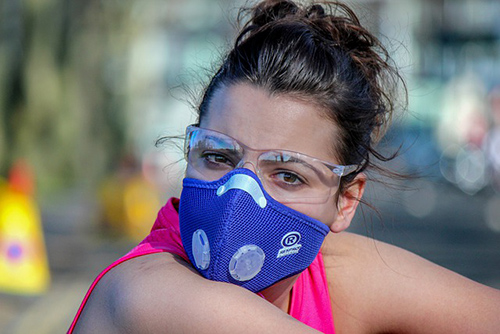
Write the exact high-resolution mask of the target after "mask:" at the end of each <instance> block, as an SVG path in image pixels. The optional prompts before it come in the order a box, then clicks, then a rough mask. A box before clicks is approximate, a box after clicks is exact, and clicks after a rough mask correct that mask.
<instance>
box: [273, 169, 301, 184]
mask: <svg viewBox="0 0 500 334" xmlns="http://www.w3.org/2000/svg"><path fill="white" fill-rule="evenodd" d="M275 177H276V178H277V179H278V180H279V181H281V182H283V183H285V184H287V185H292V186H298V185H302V184H304V183H305V182H304V181H303V180H302V178H301V177H300V176H298V175H297V174H295V173H292V172H279V173H277V174H276V176H275Z"/></svg>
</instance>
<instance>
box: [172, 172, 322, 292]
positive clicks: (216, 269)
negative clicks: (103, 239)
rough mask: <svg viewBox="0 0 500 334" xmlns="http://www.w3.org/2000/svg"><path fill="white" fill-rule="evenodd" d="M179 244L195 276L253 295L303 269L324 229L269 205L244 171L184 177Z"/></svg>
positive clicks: (256, 181) (256, 180) (275, 204)
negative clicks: (209, 178)
mask: <svg viewBox="0 0 500 334" xmlns="http://www.w3.org/2000/svg"><path fill="white" fill-rule="evenodd" d="M179 221H180V231H181V239H182V243H183V245H184V249H185V250H186V253H187V255H188V256H189V259H190V261H191V263H192V264H193V266H194V267H195V268H196V269H197V270H198V272H199V273H200V274H201V275H202V276H204V277H205V278H208V279H210V280H214V281H220V282H229V283H233V284H236V285H240V286H242V287H244V288H246V289H248V290H250V291H253V292H259V291H261V290H263V289H265V288H267V287H269V286H271V285H273V284H274V283H276V282H278V281H280V280H282V279H285V278H287V277H290V276H293V275H295V274H298V273H300V272H302V271H303V270H304V269H306V268H307V267H308V266H309V265H310V264H311V263H312V262H313V260H314V259H315V257H316V256H317V254H318V252H319V249H320V247H321V244H322V243H323V240H324V238H325V236H326V235H327V234H328V231H329V228H328V226H326V225H325V224H323V223H321V222H320V221H318V220H316V219H313V218H310V217H308V216H306V215H304V214H302V213H300V212H297V211H295V210H292V209H290V208H288V207H287V206H285V205H283V204H281V203H279V202H277V201H275V200H274V199H273V198H271V197H270V196H269V195H268V194H267V193H266V192H265V190H264V189H263V188H262V184H261V183H260V180H259V178H258V177H257V175H255V174H254V173H253V172H252V171H250V170H248V169H235V170H233V171H231V172H229V173H228V174H226V175H225V176H224V177H222V178H221V179H219V180H216V181H211V182H208V181H203V180H196V179H191V178H185V179H184V181H183V190H182V194H181V199H180V205H179Z"/></svg>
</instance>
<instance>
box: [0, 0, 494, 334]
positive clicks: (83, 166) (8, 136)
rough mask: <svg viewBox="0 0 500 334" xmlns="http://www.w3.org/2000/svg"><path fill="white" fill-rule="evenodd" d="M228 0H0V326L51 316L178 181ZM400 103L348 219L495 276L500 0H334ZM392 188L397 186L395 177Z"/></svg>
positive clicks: (22, 329)
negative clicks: (362, 202)
mask: <svg viewBox="0 0 500 334" xmlns="http://www.w3.org/2000/svg"><path fill="white" fill-rule="evenodd" d="M241 4H243V1H234V0H233V1H230V0H217V1H215V0H214V1H210V0H188V1H183V0H161V1H160V0H142V1H138V0H135V1H134V0H106V1H102V0H86V1H82V0H0V332H2V333H59V332H60V333H63V332H65V331H66V330H67V328H68V327H69V325H70V322H71V320H72V318H73V316H74V314H75V313H76V311H77V308H78V306H79V303H80V301H81V300H82V298H83V296H84V294H85V292H86V290H87V288H88V287H89V285H90V284H91V282H92V280H93V278H94V277H95V276H96V275H97V274H98V273H99V272H100V271H101V270H102V269H104V268H105V267H106V266H107V265H108V264H110V263H111V262H113V261H114V260H115V259H117V258H118V257H120V256H121V255H123V254H125V253H126V252H127V251H128V250H129V249H130V248H131V247H133V246H134V245H135V244H137V242H138V241H140V240H141V239H142V238H143V237H144V236H146V235H147V233H148V231H149V229H150V227H151V226H152V222H153V221H154V218H155V216H156V212H157V211H158V209H159V208H160V207H161V205H162V204H163V203H164V202H165V200H166V199H167V198H169V197H171V196H178V195H179V192H180V181H181V179H182V174H183V168H184V163H183V161H182V150H181V148H180V146H179V145H182V143H181V142H179V141H178V140H177V141H176V140H172V141H170V142H168V143H167V144H164V145H161V146H160V147H156V146H155V141H156V140H157V139H158V138H160V137H162V136H165V135H169V136H177V135H182V133H183V131H184V128H185V126H186V125H188V124H190V123H191V122H193V121H194V119H195V114H194V111H193V108H192V105H193V104H194V105H196V103H197V102H198V100H199V97H200V92H201V90H202V89H203V87H204V84H206V82H207V78H209V76H210V74H211V73H213V70H214V68H215V67H216V65H217V64H218V62H219V60H220V58H221V55H222V54H223V52H224V50H226V48H227V45H228V44H230V42H231V39H232V37H234V34H235V30H234V29H235V25H234V18H235V17H236V15H237V9H238V8H239V7H240V5H241ZM349 4H351V5H352V6H353V8H354V9H355V11H356V12H357V13H359V15H360V16H361V19H362V22H364V23H365V25H367V26H368V27H370V29H371V30H372V31H375V32H376V33H377V35H378V36H379V37H380V38H381V39H382V41H383V42H384V43H385V45H387V47H388V48H389V50H390V51H391V54H392V56H393V57H394V60H395V62H396V64H397V65H398V67H399V68H400V69H401V71H402V73H403V74H404V77H405V78H406V80H407V84H408V90H409V106H408V111H406V112H405V113H404V114H402V116H400V117H397V119H396V122H395V126H394V127H393V129H392V130H391V131H390V132H389V133H388V135H387V138H386V139H385V140H384V141H383V145H385V147H387V148H389V149H391V148H392V149H395V148H398V147H399V146H401V153H402V154H401V156H400V157H399V158H398V159H396V160H395V161H393V162H392V163H391V165H392V167H393V168H395V169H397V170H399V171H403V172H407V173H418V174H419V175H420V177H419V178H416V179H410V180H406V181H392V183H394V184H395V186H396V187H394V188H391V187H387V186H386V185H383V184H379V183H373V184H372V185H371V186H370V189H369V190H368V201H369V202H370V203H371V204H373V205H374V206H375V207H376V208H377V209H378V211H379V215H377V214H376V213H374V212H373V210H371V209H369V208H367V207H365V208H364V209H363V210H362V212H359V214H358V215H357V217H356V219H355V221H354V222H353V224H352V226H351V228H350V229H351V231H353V232H356V233H361V234H365V235H369V236H373V237H375V238H377V239H381V240H385V241H388V242H391V243H393V244H396V245H399V246H402V247H404V248H406V249H409V250H411V251H413V252H416V253H417V254H420V255H422V256H424V257H426V258H428V259H430V260H431V261H434V262H436V263H438V264H440V265H443V266H445V267H447V268H449V269H451V270H454V271H457V272H459V273H461V274H462V275H465V276H467V277H469V278H471V279H474V280H477V281H479V282H482V283H484V284H487V285H490V286H494V287H496V288H500V21H499V20H498V17H499V16H500V2H498V1H497V0H366V1H361V0H359V1H350V2H349ZM402 189H404V190H402Z"/></svg>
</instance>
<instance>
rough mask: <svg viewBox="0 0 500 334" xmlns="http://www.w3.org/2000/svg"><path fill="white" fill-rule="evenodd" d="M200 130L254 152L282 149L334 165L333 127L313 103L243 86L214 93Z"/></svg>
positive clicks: (334, 134) (232, 86)
mask: <svg viewBox="0 0 500 334" xmlns="http://www.w3.org/2000/svg"><path fill="white" fill-rule="evenodd" d="M207 111H208V112H207V113H206V114H205V115H204V117H203V119H202V120H201V124H200V125H201V126H202V127H204V128H209V129H212V130H216V131H219V132H222V133H225V134H227V135H229V136H231V137H233V138H235V139H237V140H239V141H241V142H242V143H244V144H245V145H247V146H250V147H252V148H255V149H283V150H290V151H296V152H300V153H304V154H307V155H310V156H313V157H316V158H319V159H322V160H326V161H332V162H338V161H337V160H338V157H337V156H336V154H335V152H334V149H333V147H334V146H335V143H336V142H338V129H337V127H336V125H335V124H334V123H333V122H332V121H331V120H329V119H328V118H327V117H326V116H325V112H324V111H323V110H322V109H321V108H320V107H318V106H317V105H315V104H314V103H309V102H305V101H303V100H299V99H297V98H294V97H292V96H289V95H283V94H280V95H271V94H269V92H267V91H266V90H264V89H262V88H258V87H256V86H254V85H251V84H247V83H240V84H233V85H230V86H223V87H221V88H219V89H218V90H216V91H215V92H214V94H213V96H212V99H211V101H210V104H209V106H208V110H207Z"/></svg>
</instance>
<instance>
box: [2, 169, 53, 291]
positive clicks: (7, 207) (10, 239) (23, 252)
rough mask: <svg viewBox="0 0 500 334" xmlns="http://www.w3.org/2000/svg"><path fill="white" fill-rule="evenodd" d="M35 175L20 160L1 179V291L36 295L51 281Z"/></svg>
mask: <svg viewBox="0 0 500 334" xmlns="http://www.w3.org/2000/svg"><path fill="white" fill-rule="evenodd" d="M34 192H35V184H34V175H33V173H32V171H31V169H30V168H29V166H28V165H27V164H26V163H25V162H24V161H22V160H19V161H17V162H16V163H14V165H13V166H12V168H11V170H10V173H9V180H8V182H0V292H7V293H15V294H25V295H35V294H41V293H44V292H45V291H46V290H47V289H48V287H49V284H50V271H49V265H48V261H47V252H46V250H45V241H44V237H43V230H42V222H41V218H40V211H39V209H38V205H37V204H36V202H35V200H34V199H33V194H34Z"/></svg>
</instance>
